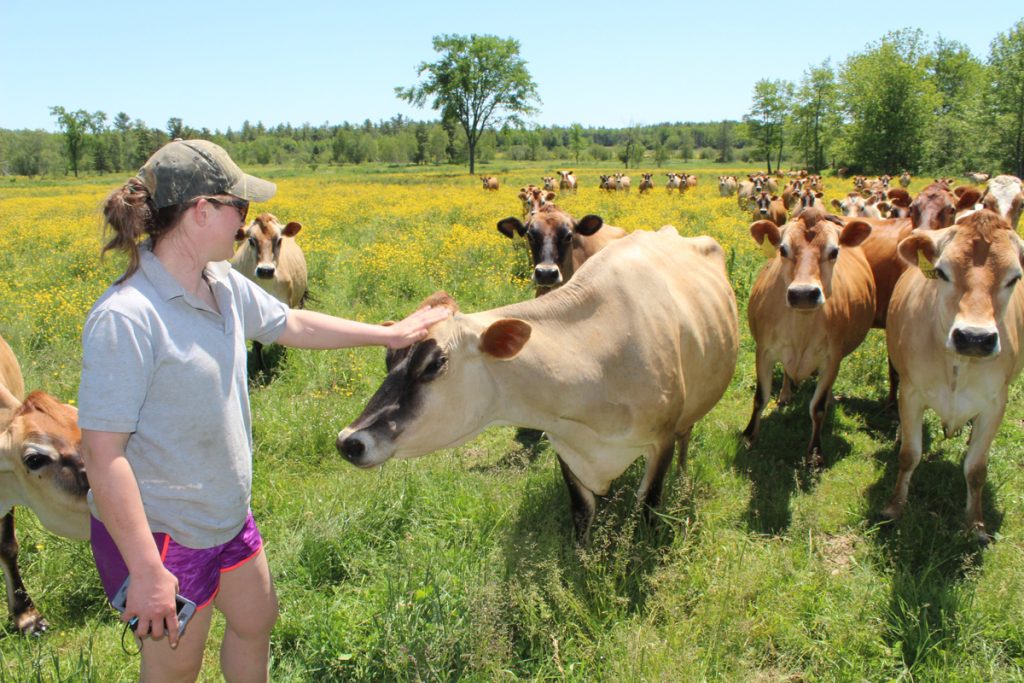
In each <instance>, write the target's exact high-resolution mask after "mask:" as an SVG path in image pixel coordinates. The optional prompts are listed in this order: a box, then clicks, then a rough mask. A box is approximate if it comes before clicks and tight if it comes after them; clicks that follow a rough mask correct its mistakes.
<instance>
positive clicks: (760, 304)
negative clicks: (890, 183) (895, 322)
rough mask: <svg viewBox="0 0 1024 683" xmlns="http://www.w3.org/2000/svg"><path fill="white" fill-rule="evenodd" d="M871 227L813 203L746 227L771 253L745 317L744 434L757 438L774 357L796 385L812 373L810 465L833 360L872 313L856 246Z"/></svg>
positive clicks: (817, 451) (816, 463) (867, 273)
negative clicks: (748, 386) (752, 382)
mask: <svg viewBox="0 0 1024 683" xmlns="http://www.w3.org/2000/svg"><path fill="white" fill-rule="evenodd" d="M870 232H871V227H870V226H869V225H867V224H866V223H864V222H863V221H851V222H849V223H847V224H846V225H845V226H843V225H842V224H841V221H840V220H839V219H838V218H836V217H835V216H829V215H826V214H825V213H824V212H822V211H820V210H818V209H815V208H810V209H805V210H804V211H803V212H802V213H801V214H800V215H798V216H795V217H793V218H792V219H791V220H790V221H789V222H788V223H786V224H785V225H784V226H782V227H781V228H780V227H778V226H776V225H775V224H774V223H772V222H771V221H757V222H756V223H754V224H752V225H751V226H750V233H751V235H753V237H754V239H755V240H756V241H757V242H758V244H763V243H764V241H765V240H768V241H769V242H770V243H771V244H772V245H774V246H775V247H777V254H776V256H775V257H774V258H773V259H772V260H771V261H769V262H768V263H767V264H766V265H765V267H764V268H763V269H762V270H761V273H760V274H759V275H758V277H757V280H756V281H755V282H754V286H753V288H752V289H751V292H750V305H749V307H748V309H747V318H748V320H749V322H750V331H751V333H752V334H753V336H754V341H755V343H756V344H757V352H756V357H755V363H756V366H757V388H756V389H755V391H754V411H753V414H752V415H751V418H750V422H749V423H748V424H747V427H746V429H745V430H744V432H743V436H744V437H745V438H746V439H747V442H748V443H753V441H754V440H755V439H756V438H757V433H758V429H759V427H760V422H761V411H762V410H763V409H764V406H765V404H766V403H767V402H768V398H769V396H770V393H771V388H772V370H773V368H774V366H775V363H776V362H781V363H782V369H783V372H784V373H785V375H786V376H787V377H789V378H791V379H792V381H794V382H797V383H799V382H800V381H802V380H804V379H807V378H808V377H810V376H811V375H812V374H814V373H817V374H818V385H817V388H816V389H815V392H814V397H813V398H812V399H811V405H810V412H811V420H812V423H813V429H812V432H811V441H810V445H809V446H808V449H807V465H808V466H809V467H810V468H812V469H816V468H819V467H820V466H821V465H822V464H823V461H824V458H823V456H822V452H821V426H822V423H823V421H824V419H825V410H826V408H827V404H828V401H829V399H830V398H831V393H832V384H833V383H834V382H835V380H836V377H837V376H838V374H839V363H840V361H841V360H842V359H843V358H844V357H845V356H847V355H849V354H850V353H851V352H852V351H853V350H854V349H856V348H857V347H858V346H859V345H860V343H861V342H862V341H864V337H865V336H867V333H868V330H869V329H871V321H872V319H873V318H874V314H875V283H874V279H873V278H872V277H871V268H870V267H869V266H868V262H867V259H866V258H864V254H863V253H862V252H861V250H860V249H859V248H858V245H859V244H860V243H861V242H863V241H864V238H865V237H867V236H868V234H869V233H870ZM788 398H789V397H788V396H784V397H783V398H782V399H780V400H782V401H785V400H788Z"/></svg>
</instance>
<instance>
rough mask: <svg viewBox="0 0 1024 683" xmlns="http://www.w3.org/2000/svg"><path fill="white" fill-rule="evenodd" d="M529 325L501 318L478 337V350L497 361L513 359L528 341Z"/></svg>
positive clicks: (520, 321)
mask: <svg viewBox="0 0 1024 683" xmlns="http://www.w3.org/2000/svg"><path fill="white" fill-rule="evenodd" d="M532 329H533V328H531V327H530V325H529V323H526V322H523V321H522V320H515V319H512V318H503V319H502V320H498V321H496V322H493V323H491V326H490V327H488V328H487V329H486V330H484V333H483V334H482V335H481V336H480V350H481V351H483V352H484V353H486V354H487V355H489V356H492V357H494V358H497V359H498V360H509V359H511V358H515V357H516V356H517V355H518V354H519V352H520V351H522V350H523V347H524V346H526V342H527V341H529V339H530V333H531V331H532Z"/></svg>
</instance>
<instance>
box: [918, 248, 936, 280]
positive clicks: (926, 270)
mask: <svg viewBox="0 0 1024 683" xmlns="http://www.w3.org/2000/svg"><path fill="white" fill-rule="evenodd" d="M917 267H918V268H920V269H921V272H922V273H923V274H924V276H925V277H926V278H928V279H929V280H935V279H937V278H938V277H939V276H938V275H937V274H936V273H935V266H933V265H932V264H931V263H930V262H929V261H928V259H926V258H925V257H924V254H923V253H921V250H920V249H919V250H918V251H917Z"/></svg>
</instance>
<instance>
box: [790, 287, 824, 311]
mask: <svg viewBox="0 0 1024 683" xmlns="http://www.w3.org/2000/svg"><path fill="white" fill-rule="evenodd" d="M786 301H787V302H788V303H789V305H790V306H791V307H793V308H817V307H818V306H820V305H821V304H822V303H823V302H824V298H823V297H822V295H821V288H820V287H815V286H814V285H804V286H797V285H792V286H790V287H789V288H787V289H786Z"/></svg>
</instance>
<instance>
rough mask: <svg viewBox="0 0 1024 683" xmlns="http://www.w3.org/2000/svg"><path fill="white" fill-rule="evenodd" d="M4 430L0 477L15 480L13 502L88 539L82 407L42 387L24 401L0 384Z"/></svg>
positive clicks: (0, 438)
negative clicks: (79, 420)
mask: <svg viewBox="0 0 1024 683" xmlns="http://www.w3.org/2000/svg"><path fill="white" fill-rule="evenodd" d="M0 429H3V431H2V432H0V477H3V476H10V477H13V479H14V481H15V482H16V484H17V486H16V489H17V491H16V494H15V495H16V497H17V499H16V500H14V501H13V502H14V503H15V504H22V505H26V506H28V507H30V508H32V510H33V511H34V512H35V513H36V516H38V517H39V519H40V521H42V523H43V524H44V526H46V527H47V528H48V529H50V530H51V531H53V532H55V533H58V534H60V535H62V536H68V537H70V538H88V536H89V510H88V506H87V505H86V500H85V495H86V493H88V491H89V481H88V479H87V478H86V476H85V463H84V462H83V460H82V450H81V446H82V433H81V431H80V430H79V429H78V411H77V410H76V409H75V408H74V407H73V406H70V405H67V404H62V403H59V402H58V401H57V400H56V399H55V398H53V397H52V396H50V395H49V394H47V393H44V392H42V391H34V392H32V393H31V394H29V395H28V397H27V398H26V399H25V400H24V402H22V401H19V400H18V399H17V398H16V397H14V395H13V394H11V393H10V392H9V391H8V390H7V389H6V388H4V387H2V386H0ZM0 512H3V511H2V510H0Z"/></svg>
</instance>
